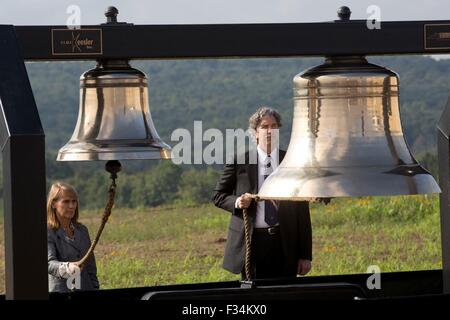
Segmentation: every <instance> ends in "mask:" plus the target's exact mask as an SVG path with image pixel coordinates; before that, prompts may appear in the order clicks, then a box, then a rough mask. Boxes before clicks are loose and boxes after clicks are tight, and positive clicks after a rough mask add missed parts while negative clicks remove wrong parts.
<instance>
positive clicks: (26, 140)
mask: <svg viewBox="0 0 450 320" xmlns="http://www.w3.org/2000/svg"><path fill="white" fill-rule="evenodd" d="M0 43H1V44H2V50H0V105H1V111H2V114H1V121H0V142H1V147H2V153H3V177H4V193H3V197H4V221H5V223H4V225H5V258H6V259H5V267H6V268H5V269H6V282H5V284H6V298H7V299H32V298H33V299H46V298H48V284H47V281H48V280H47V243H46V240H45V239H46V238H47V228H46V226H47V223H46V214H45V187H46V186H45V136H44V131H43V129H42V125H41V121H40V119H39V114H38V110H37V107H36V103H35V101H34V97H33V92H32V90H31V85H30V82H29V80H28V75H27V71H26V69H25V64H24V60H23V58H22V57H21V56H22V55H21V52H20V50H19V43H18V41H17V38H16V35H15V32H14V28H13V27H12V26H10V27H8V26H0Z"/></svg>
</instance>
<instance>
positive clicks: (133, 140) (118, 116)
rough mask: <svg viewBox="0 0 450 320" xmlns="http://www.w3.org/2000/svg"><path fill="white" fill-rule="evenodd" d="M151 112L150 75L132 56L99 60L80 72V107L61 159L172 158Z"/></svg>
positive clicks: (60, 156) (60, 154) (58, 158)
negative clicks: (135, 64) (137, 66)
mask: <svg viewBox="0 0 450 320" xmlns="http://www.w3.org/2000/svg"><path fill="white" fill-rule="evenodd" d="M168 158H170V147H169V146H168V145H167V144H166V143H164V142H163V141H162V140H161V139H160V138H159V136H158V133H157V132H156V129H155V127H154V125H153V121H152V118H151V115H150V109H149V104H148V92H147V77H146V76H145V74H144V73H142V72H141V71H139V70H137V69H134V68H132V67H131V66H130V65H129V63H128V61H127V60H108V61H99V62H98V64H97V66H96V67H95V68H94V69H92V70H89V71H87V72H85V73H84V74H83V75H82V76H81V77H80V109H79V113H78V121H77V125H76V127H75V131H74V133H73V135H72V138H71V139H70V141H69V142H68V143H67V144H66V145H65V146H64V147H62V148H61V149H60V150H59V153H58V157H57V160H58V161H82V160H121V159H168Z"/></svg>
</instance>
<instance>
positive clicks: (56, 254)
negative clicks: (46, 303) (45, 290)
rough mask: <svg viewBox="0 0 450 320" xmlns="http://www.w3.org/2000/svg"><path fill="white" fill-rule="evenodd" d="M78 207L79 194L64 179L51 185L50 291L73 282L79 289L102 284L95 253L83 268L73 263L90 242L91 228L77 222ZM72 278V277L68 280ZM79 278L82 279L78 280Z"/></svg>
mask: <svg viewBox="0 0 450 320" xmlns="http://www.w3.org/2000/svg"><path fill="white" fill-rule="evenodd" d="M78 207H79V203H78V195H77V192H76V191H75V189H74V188H73V187H72V186H70V185H68V184H66V183H62V182H56V183H54V184H53V185H52V187H51V188H50V191H49V193H48V198H47V241H48V284H49V291H50V292H67V291H70V289H72V288H71V287H72V286H75V288H77V289H80V290H95V289H98V288H99V283H98V279H97V266H96V263H95V257H94V255H92V256H91V257H90V258H89V259H88V260H87V262H86V263H85V265H84V267H83V269H82V270H80V268H79V267H78V266H77V264H76V263H74V262H75V261H78V260H80V259H81V258H82V257H83V256H84V255H85V253H86V252H87V251H88V249H89V247H90V245H91V240H90V237H89V232H88V229H87V228H86V227H85V226H84V225H82V224H81V223H79V222H78ZM78 275H80V277H78ZM69 278H70V279H71V280H69V281H67V280H68V279H69ZM77 278H78V280H80V281H76V279H77ZM72 280H74V282H73V284H72Z"/></svg>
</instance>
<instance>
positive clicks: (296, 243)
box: [213, 150, 312, 276]
mask: <svg viewBox="0 0 450 320" xmlns="http://www.w3.org/2000/svg"><path fill="white" fill-rule="evenodd" d="M285 154H286V152H285V151H282V150H280V153H279V159H280V162H281V161H282V160H283V158H284V155H285ZM248 158H249V156H248V153H247V154H246V155H245V160H246V161H245V164H237V161H236V159H235V161H234V163H233V164H227V165H225V168H224V170H223V173H222V176H221V177H220V179H219V181H218V182H217V185H216V187H215V193H214V196H213V202H214V204H215V205H216V206H217V207H219V208H222V209H224V210H227V211H230V212H231V213H232V215H231V219H230V224H229V226H228V237H227V243H226V247H225V255H224V260H223V268H224V269H226V270H228V271H230V272H233V273H241V271H242V268H243V266H244V257H245V240H244V221H243V216H242V209H236V208H235V203H236V199H237V198H238V197H239V196H241V195H242V194H244V193H246V192H248V193H251V194H257V193H258V165H257V164H249V161H248ZM248 214H249V216H250V218H251V219H250V222H251V225H252V227H251V232H252V231H253V226H254V221H255V216H256V205H255V201H252V204H251V205H250V207H249V208H248ZM278 221H279V225H280V233H281V239H282V245H283V252H284V256H285V266H286V269H285V276H295V275H296V274H297V261H298V260H299V259H307V260H312V232H311V219H310V214H309V205H308V202H305V201H300V202H294V201H282V202H281V203H280V207H279V209H278Z"/></svg>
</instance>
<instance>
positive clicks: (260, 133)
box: [256, 115, 278, 153]
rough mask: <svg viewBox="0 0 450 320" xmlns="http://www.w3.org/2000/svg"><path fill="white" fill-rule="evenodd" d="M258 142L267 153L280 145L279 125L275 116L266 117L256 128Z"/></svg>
mask: <svg viewBox="0 0 450 320" xmlns="http://www.w3.org/2000/svg"><path fill="white" fill-rule="evenodd" d="M256 142H257V143H258V145H259V146H260V147H261V148H262V149H263V150H264V151H266V152H267V153H269V152H271V151H272V147H275V146H276V145H278V123H277V120H276V119H275V118H274V117H273V116H269V115H267V116H264V117H262V119H261V122H260V123H259V126H258V127H257V128H256Z"/></svg>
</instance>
